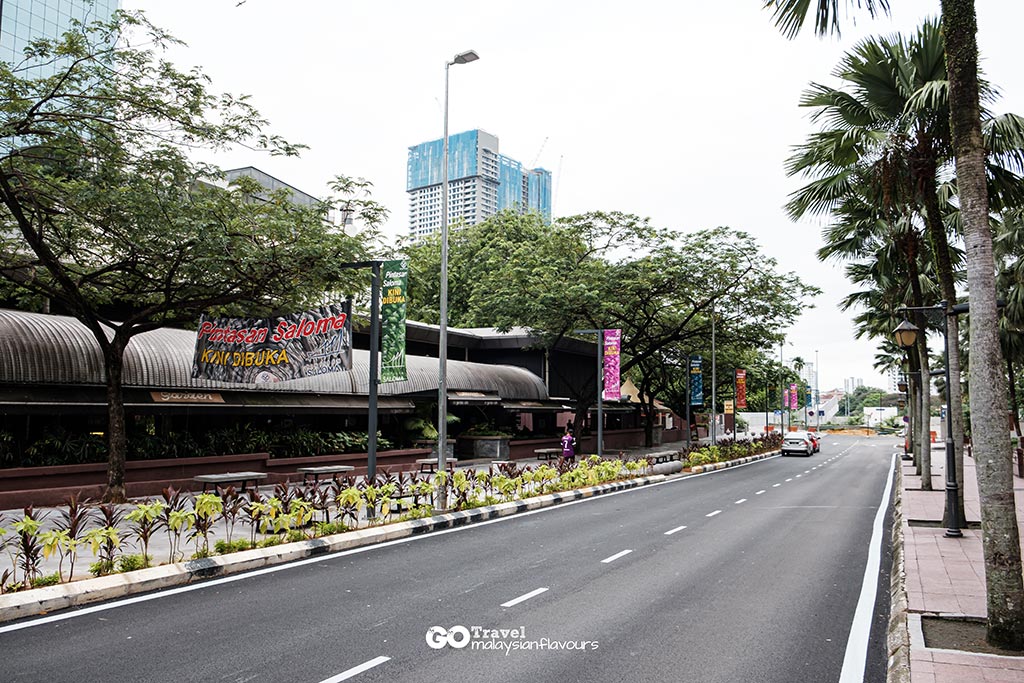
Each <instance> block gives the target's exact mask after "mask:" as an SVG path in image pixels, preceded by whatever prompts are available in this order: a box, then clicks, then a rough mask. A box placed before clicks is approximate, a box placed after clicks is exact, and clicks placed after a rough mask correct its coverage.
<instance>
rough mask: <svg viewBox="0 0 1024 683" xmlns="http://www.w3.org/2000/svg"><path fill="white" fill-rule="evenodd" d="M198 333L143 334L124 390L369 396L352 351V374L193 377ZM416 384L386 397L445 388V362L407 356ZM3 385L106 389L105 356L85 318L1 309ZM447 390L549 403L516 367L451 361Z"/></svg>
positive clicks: (386, 388)
mask: <svg viewBox="0 0 1024 683" xmlns="http://www.w3.org/2000/svg"><path fill="white" fill-rule="evenodd" d="M194 351H195V333H194V332H190V331H188V330H178V329H170V328H163V329H159V330H154V331H152V332H146V333H144V334H140V335H137V336H136V337H134V338H133V339H132V341H131V342H130V343H129V344H128V348H127V349H126V350H125V369H124V386H126V387H145V388H155V389H225V390H232V389H233V390H236V391H238V390H245V391H255V392H301V393H309V392H317V393H328V394H361V395H366V394H367V393H369V365H370V362H369V355H370V354H369V352H368V351H363V350H360V349H356V350H354V351H353V354H352V356H353V358H352V371H351V372H335V373H330V374H326V375H319V376H317V377H305V378H302V379H297V380H291V381H288V382H277V383H273V384H232V383H228V382H214V381H211V380H202V379H193V378H192V358H193V354H194ZM406 365H407V372H408V376H409V379H408V380H406V381H404V382H390V383H387V384H381V385H380V388H379V393H380V394H381V395H401V394H415V393H421V392H424V391H429V390H434V391H436V390H437V387H438V360H437V358H426V357H422V356H408V357H407V358H406ZM0 383H2V384H61V385H103V384H105V383H106V380H105V374H104V371H103V353H102V351H101V350H100V347H99V344H98V343H97V342H96V340H95V338H94V337H93V336H92V333H91V332H89V330H88V328H86V327H85V326H84V325H82V324H81V323H80V322H79V321H78V320H76V319H75V318H71V317H66V316H59V315H43V314H40V313H28V312H25V311H14V310H9V309H0ZM448 388H449V389H450V390H453V391H455V390H459V391H483V392H487V393H492V394H497V395H498V396H500V397H501V398H504V399H521V400H532V399H546V398H547V392H546V390H545V388H544V383H543V381H542V380H541V379H540V378H539V377H537V376H536V375H534V374H533V373H531V372H530V371H529V370H526V369H524V368H520V367H514V366H511V365H485V364H482V363H467V362H464V361H456V360H449V361H448Z"/></svg>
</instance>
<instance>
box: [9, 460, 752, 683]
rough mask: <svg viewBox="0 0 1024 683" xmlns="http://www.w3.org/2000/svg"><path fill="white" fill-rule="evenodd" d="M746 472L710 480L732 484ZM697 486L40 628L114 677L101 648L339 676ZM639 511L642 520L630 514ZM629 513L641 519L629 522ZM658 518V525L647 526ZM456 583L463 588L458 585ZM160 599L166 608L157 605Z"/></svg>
mask: <svg viewBox="0 0 1024 683" xmlns="http://www.w3.org/2000/svg"><path fill="white" fill-rule="evenodd" d="M739 471H740V470H735V471H730V472H728V473H725V472H723V473H720V474H717V475H714V476H708V477H703V478H702V480H703V481H705V482H715V481H717V482H719V483H723V482H726V481H727V479H729V476H730V475H734V474H735V473H737V472H739ZM694 492H696V494H695V495H690V496H687V497H684V498H683V499H679V497H678V496H667V495H666V494H662V496H661V498H663V500H659V501H658V502H657V503H656V504H653V505H643V504H641V505H637V504H634V503H631V502H630V499H631V497H635V496H636V494H638V493H641V492H640V491H636V492H631V493H628V494H623V495H622V496H619V497H617V498H618V499H617V500H613V499H612V498H608V499H606V500H605V499H595V500H594V501H591V502H587V503H584V504H581V505H579V506H569V507H564V508H562V509H552V510H549V511H547V512H545V513H543V514H539V515H534V516H530V517H523V518H520V519H518V520H516V521H512V520H509V521H507V522H504V523H502V525H501V526H502V527H503V528H502V530H501V532H500V533H501V538H500V539H496V538H495V537H494V531H493V530H490V529H484V528H483V527H480V528H471V529H467V530H465V531H460V532H459V536H460V537H459V539H455V538H454V535H450V537H449V535H442V536H439V537H437V538H435V539H427V538H424V539H422V540H419V541H416V542H415V543H414V544H412V545H417V544H423V545H424V547H423V549H422V551H419V550H416V549H414V548H413V547H412V545H396V546H392V547H388V548H376V549H374V550H372V551H368V553H362V554H355V555H350V556H347V557H344V558H338V559H336V560H332V561H323V562H317V563H314V564H310V565H307V566H303V567H296V568H294V569H292V570H289V571H287V572H282V573H275V574H268V575H265V576H257V577H253V578H252V579H249V580H246V581H240V582H231V583H225V584H223V585H210V586H209V587H207V588H205V589H203V590H202V591H197V592H191V593H183V594H181V595H176V596H173V597H170V598H165V599H162V600H160V601H156V602H150V603H140V604H137V605H130V606H126V607H123V608H120V609H117V610H113V611H109V612H105V613H102V614H98V615H89V616H86V617H81V618H80V619H81V620H84V623H88V627H84V628H83V625H82V622H79V621H77V620H76V621H74V622H58V623H57V624H54V625H48V626H44V627H40V628H42V629H44V630H45V631H46V632H47V634H48V635H47V636H45V637H44V640H45V641H47V642H45V643H43V645H42V646H43V647H44V648H45V649H46V650H47V651H48V652H49V654H50V656H49V657H47V658H46V659H47V660H49V661H50V662H53V663H56V662H59V661H75V662H77V668H78V670H79V671H81V672H86V671H89V672H94V673H95V675H96V676H97V677H100V676H102V675H106V674H109V670H108V667H109V660H108V658H107V657H106V656H105V655H104V654H103V652H104V648H106V647H108V646H115V647H120V649H121V651H122V659H123V661H125V662H126V663H128V664H129V670H131V671H134V672H136V673H137V674H138V675H139V676H140V679H149V680H166V679H170V678H174V679H177V680H204V679H208V678H210V677H214V676H216V677H230V676H233V675H238V676H240V677H243V678H244V677H245V676H247V675H250V674H252V675H257V674H263V673H266V672H267V669H266V665H265V664H263V663H262V662H265V661H267V659H272V660H273V661H275V662H279V663H280V664H279V665H280V666H281V670H282V672H287V673H289V674H290V675H296V674H297V672H299V671H301V670H302V669H304V668H308V669H310V671H308V673H307V674H306V677H308V678H310V679H313V678H316V676H318V675H321V674H323V673H325V669H324V667H323V666H321V664H320V663H319V662H325V663H327V668H328V669H329V670H330V671H335V670H337V668H338V667H339V666H342V665H345V664H350V663H352V662H354V661H366V660H368V659H372V658H374V657H377V656H379V650H378V649H377V646H375V645H372V643H373V642H374V641H376V642H378V643H381V644H386V639H383V638H381V637H380V631H381V629H383V628H384V627H386V626H387V625H388V624H389V623H393V622H394V621H396V620H399V619H401V618H403V617H404V615H406V614H408V612H409V610H410V608H411V610H412V611H414V612H418V613H429V614H431V615H432V616H433V618H435V619H439V620H443V619H444V618H446V616H447V615H446V612H445V610H446V609H448V608H449V605H451V604H455V605H462V604H463V603H462V602H461V599H460V598H461V596H468V595H469V594H471V593H472V592H473V591H475V590H478V589H479V590H484V591H486V592H488V593H489V594H500V595H502V596H503V599H505V600H507V599H511V598H513V597H515V596H516V595H520V594H522V593H523V592H526V591H528V590H531V589H533V588H534V587H535V585H536V584H537V583H538V582H540V583H550V582H552V581H553V580H555V579H557V578H558V576H559V575H560V573H561V571H560V570H559V569H557V568H552V567H553V565H552V563H551V558H552V557H556V556H558V555H560V554H563V553H565V552H567V551H569V552H570V554H571V555H572V556H574V557H585V556H587V555H588V554H589V555H591V556H593V555H594V554H599V553H600V552H603V548H604V546H606V545H611V546H614V547H616V548H617V547H618V545H619V544H620V542H621V541H624V540H626V539H629V540H635V539H636V538H637V534H638V530H639V533H641V534H643V533H646V535H647V536H649V537H651V536H657V535H659V534H660V528H661V526H663V525H659V521H658V519H657V516H659V515H665V516H667V517H666V519H665V522H666V523H667V522H669V521H674V519H675V516H676V514H677V513H676V512H673V510H672V507H673V506H675V507H679V506H685V505H686V504H687V503H688V502H689V503H692V502H693V501H694V500H695V498H696V499H698V500H699V499H700V498H701V497H702V496H703V495H707V492H705V491H703V490H702V489H701V488H700V487H694V489H693V491H691V494H693V493H694ZM646 493H650V492H649V491H648V492H646ZM637 507H638V508H639V509H640V510H641V511H643V514H642V515H640V516H637V517H629V516H628V515H626V514H625V513H626V512H628V511H630V510H631V509H632V508H637ZM652 515H653V516H654V519H651V517H652ZM548 516H551V519H550V521H547V517H548ZM626 519H632V520H633V521H635V522H637V524H632V523H631V524H626V523H624V521H623V520H626ZM648 525H652V526H651V528H646V529H645V527H647V526H648ZM567 529H571V530H572V533H571V535H569V536H568V541H567V540H566V539H565V538H560V537H561V536H564V535H565V530H567ZM610 539H611V540H610ZM453 543H457V544H458V546H455V545H453ZM567 543H569V544H571V547H567V545H566V544H567ZM427 545H430V546H431V547H429V548H428V547H426V546H427ZM466 557H476V558H479V559H480V561H481V562H480V564H479V566H478V567H476V568H474V569H472V570H466V569H465V565H464V564H462V563H460V562H458V561H453V559H454V558H466ZM545 566H547V568H546V569H544V571H541V569H542V568H545ZM453 588H457V589H458V590H457V591H456V592H453V590H452V589H453ZM167 601H173V602H167ZM157 602H160V603H163V604H161V605H159V606H157ZM459 609H462V608H461V607H460V608H459ZM457 613H463V612H459V611H458V610H456V612H455V614H457ZM19 634H28V631H19V632H15V633H13V634H7V635H5V636H3V637H2V638H3V642H5V643H9V644H10V645H11V650H13V651H14V652H16V653H18V654H17V655H16V656H15V657H13V658H11V659H10V661H9V662H8V663H9V665H10V667H11V671H12V676H13V679H12V680H35V677H37V676H38V675H39V674H40V658H39V652H38V649H39V648H38V647H37V648H35V649H36V652H33V644H32V642H26V641H27V640H30V639H27V638H24V637H19ZM168 642H172V643H175V644H176V645H177V646H179V647H181V648H183V649H185V650H187V651H188V652H189V653H190V656H189V657H184V658H182V657H174V656H170V657H169V656H168V654H167V653H166V651H165V648H166V645H167V643H168ZM319 643H329V644H330V645H329V646H326V647H324V646H321V645H319ZM98 644H101V646H99V647H98ZM55 650H59V652H57V651H55ZM311 651H313V652H312V654H311ZM310 662H317V663H316V664H315V665H310ZM59 673H60V671H59V667H55V669H54V671H53V674H54V675H56V676H58V677H59Z"/></svg>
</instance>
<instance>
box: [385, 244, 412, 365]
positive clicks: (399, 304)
mask: <svg viewBox="0 0 1024 683" xmlns="http://www.w3.org/2000/svg"><path fill="white" fill-rule="evenodd" d="M380 282H381V291H382V295H381V301H380V313H381V318H383V320H384V323H383V325H382V326H381V361H380V381H381V382H401V381H404V380H406V379H408V375H407V374H406V370H405V305H406V300H407V292H408V286H409V261H408V260H404V259H403V260H401V261H385V262H384V264H383V268H381V273H380Z"/></svg>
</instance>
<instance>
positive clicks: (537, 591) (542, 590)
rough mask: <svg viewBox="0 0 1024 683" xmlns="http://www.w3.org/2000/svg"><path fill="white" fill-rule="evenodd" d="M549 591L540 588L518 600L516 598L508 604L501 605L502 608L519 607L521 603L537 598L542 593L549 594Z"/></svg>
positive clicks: (521, 596)
mask: <svg viewBox="0 0 1024 683" xmlns="http://www.w3.org/2000/svg"><path fill="white" fill-rule="evenodd" d="M547 590H548V589H547V588H538V589H536V590H532V591H530V592H529V593H526V594H524V595H520V596H519V597H518V598H514V599H512V600H509V601H508V602H503V603H501V606H502V607H512V606H513V605H518V604H519V603H521V602H524V601H526V600H529V599H530V598H535V597H537V596H538V595H540V594H541V593H545V592H547Z"/></svg>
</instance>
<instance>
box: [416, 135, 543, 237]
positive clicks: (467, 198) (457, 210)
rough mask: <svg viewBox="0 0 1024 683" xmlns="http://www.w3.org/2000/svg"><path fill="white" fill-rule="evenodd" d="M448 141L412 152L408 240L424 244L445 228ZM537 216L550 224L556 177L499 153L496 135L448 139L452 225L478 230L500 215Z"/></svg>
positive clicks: (441, 140)
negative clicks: (509, 211)
mask: <svg viewBox="0 0 1024 683" xmlns="http://www.w3.org/2000/svg"><path fill="white" fill-rule="evenodd" d="M443 166H444V140H443V139H438V140H431V141H430V142H424V143H422V144H419V145H415V146H413V147H410V148H409V162H408V166H407V170H406V191H407V192H408V193H409V236H410V237H411V238H412V239H413V240H419V239H422V238H424V237H426V236H427V235H430V234H432V233H434V232H437V231H438V230H440V229H441V181H442V178H441V171H442V169H443ZM504 209H517V210H518V211H520V212H521V213H527V212H530V211H535V212H537V213H539V214H541V215H542V216H543V217H544V219H545V220H547V221H550V220H551V172H550V171H546V170H545V169H543V168H533V169H524V168H523V165H522V164H521V163H519V162H518V161H516V160H515V159H511V158H509V157H506V156H504V155H502V154H499V153H498V138H497V136H494V135H491V134H490V133H486V132H484V131H482V130H470V131H466V132H464V133H457V134H455V135H450V136H449V137H448V225H449V226H458V225H474V224H476V223H479V222H481V221H483V220H485V219H487V218H489V217H490V216H493V215H494V214H496V213H497V212H498V211H502V210H504Z"/></svg>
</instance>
